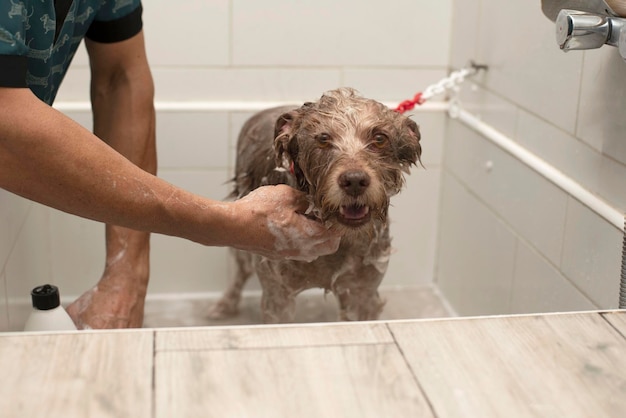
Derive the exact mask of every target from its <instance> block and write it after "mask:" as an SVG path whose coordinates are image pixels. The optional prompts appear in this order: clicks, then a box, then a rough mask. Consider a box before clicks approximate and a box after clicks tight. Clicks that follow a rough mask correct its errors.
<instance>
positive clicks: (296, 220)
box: [0, 88, 339, 258]
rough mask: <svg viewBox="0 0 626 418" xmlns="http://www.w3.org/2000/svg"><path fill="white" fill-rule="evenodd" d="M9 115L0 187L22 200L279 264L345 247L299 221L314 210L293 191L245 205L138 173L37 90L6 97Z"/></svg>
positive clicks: (2, 136)
mask: <svg viewBox="0 0 626 418" xmlns="http://www.w3.org/2000/svg"><path fill="white" fill-rule="evenodd" d="M0 108H1V109H2V112H0V187H2V188H4V189H6V190H8V191H11V192H13V193H16V194H18V195H20V196H23V197H26V198H28V199H31V200H34V201H37V202H40V203H42V204H45V205H48V206H51V207H54V208H56V209H59V210H62V211H65V212H68V213H72V214H75V215H79V216H82V217H85V218H90V219H94V220H97V221H101V222H106V223H110V224H115V225H120V226H125V227H128V228H132V229H137V230H143V231H149V232H156V233H162V234H166V235H174V236H179V237H183V238H186V239H190V240H192V241H195V242H198V243H202V244H205V245H214V246H232V247H235V248H239V249H244V250H249V251H252V252H256V253H260V254H263V255H266V256H270V257H302V256H304V257H305V258H309V257H314V256H319V255H323V254H328V253H332V252H334V251H336V249H337V247H338V245H339V237H338V235H337V234H336V233H332V232H328V231H326V230H325V228H324V227H323V226H321V225H319V224H318V223H317V222H314V221H310V220H308V219H306V218H305V217H304V216H302V215H299V214H297V213H296V211H304V210H305V209H306V208H307V206H308V203H307V202H306V200H305V199H304V197H303V196H302V194H300V193H299V192H297V191H295V190H293V189H291V188H289V187H287V186H275V187H268V188H263V189H261V190H259V191H257V192H256V193H252V194H250V195H249V196H247V198H245V199H241V200H239V201H236V202H228V203H226V202H219V201H213V200H210V199H205V198H202V197H200V196H197V195H193V194H191V193H189V192H186V191H184V190H182V189H179V188H177V187H174V186H173V185H171V184H169V183H167V182H165V181H163V180H161V179H159V178H157V177H155V176H154V175H152V174H150V173H147V172H146V171H144V170H142V169H140V168H138V167H137V166H135V165H134V164H133V163H131V162H130V161H129V160H128V159H126V158H125V157H123V156H122V155H120V154H119V153H117V152H116V151H114V150H113V149H112V148H111V147H110V146H109V145H107V144H105V143H104V142H103V141H101V140H100V139H98V138H97V137H96V136H95V135H93V134H92V133H91V132H89V131H88V130H86V129H84V128H83V127H81V126H80V125H79V124H77V123H75V122H74V121H72V120H71V119H69V118H68V117H66V116H64V115H63V114H62V113H60V112H58V111H57V110H55V109H53V108H51V107H50V106H48V105H46V104H45V103H43V102H41V101H40V100H38V99H37V97H35V96H34V95H33V94H32V92H31V91H30V90H29V89H26V88H0ZM190 152H192V151H190ZM303 243H306V244H307V245H306V246H303V245H302V244H303Z"/></svg>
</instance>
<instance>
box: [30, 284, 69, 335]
mask: <svg viewBox="0 0 626 418" xmlns="http://www.w3.org/2000/svg"><path fill="white" fill-rule="evenodd" d="M30 295H31V298H32V301H33V311H32V312H31V314H30V316H29V317H28V321H26V326H25V327H24V331H63V330H75V329H76V326H75V325H74V321H72V318H70V316H69V315H68V313H67V312H66V311H65V309H63V307H62V306H61V298H60V296H59V288H58V287H56V286H53V285H50V284H45V285H43V286H37V287H36V288H34V289H33V290H32V292H30Z"/></svg>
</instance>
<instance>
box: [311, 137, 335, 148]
mask: <svg viewBox="0 0 626 418" xmlns="http://www.w3.org/2000/svg"><path fill="white" fill-rule="evenodd" d="M315 140H316V141H317V146H318V147H320V148H328V147H329V146H330V144H331V140H330V135H328V134H319V135H317V136H316V137H315Z"/></svg>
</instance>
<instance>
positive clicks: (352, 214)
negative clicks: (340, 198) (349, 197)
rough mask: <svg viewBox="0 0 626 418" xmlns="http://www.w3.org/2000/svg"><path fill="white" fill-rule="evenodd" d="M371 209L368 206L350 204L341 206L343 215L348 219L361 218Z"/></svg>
mask: <svg viewBox="0 0 626 418" xmlns="http://www.w3.org/2000/svg"><path fill="white" fill-rule="evenodd" d="M369 211H370V208H369V207H368V206H357V205H348V206H342V207H341V210H340V212H341V215H342V216H343V217H344V218H346V219H361V218H363V217H365V216H366V215H367V214H368V213H369Z"/></svg>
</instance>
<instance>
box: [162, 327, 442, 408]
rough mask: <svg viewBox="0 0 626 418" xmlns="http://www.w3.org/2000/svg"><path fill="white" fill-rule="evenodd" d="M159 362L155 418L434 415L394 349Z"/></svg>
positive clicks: (172, 354) (276, 351)
mask: <svg viewBox="0 0 626 418" xmlns="http://www.w3.org/2000/svg"><path fill="white" fill-rule="evenodd" d="M346 331H347V329H346ZM155 361H156V373H155V402H156V417H157V418H158V417H163V418H170V417H174V416H181V417H184V416H201V417H220V418H221V417H255V418H263V417H271V418H280V417H290V418H291V417H298V418H307V417H315V418H318V417H331V416H333V417H372V418H380V417H432V416H433V415H432V413H431V411H430V408H429V405H428V403H427V401H426V400H425V399H424V397H423V395H422V393H421V391H420V388H419V387H418V385H417V383H416V381H415V379H414V378H413V376H412V374H411V372H410V371H409V370H408V368H407V366H406V363H405V361H404V359H403V357H402V355H401V353H400V352H399V351H398V348H397V346H396V345H395V344H369V345H355V346H351V345H341V346H317V347H296V348H264V349H239V350H212V351H178V352H177V351H164V352H157V355H156V360H155Z"/></svg>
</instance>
